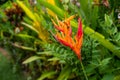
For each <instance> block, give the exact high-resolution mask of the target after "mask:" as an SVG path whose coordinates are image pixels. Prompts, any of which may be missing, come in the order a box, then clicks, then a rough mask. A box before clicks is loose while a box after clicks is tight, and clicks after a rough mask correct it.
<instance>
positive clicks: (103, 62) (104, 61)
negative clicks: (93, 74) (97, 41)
mask: <svg viewBox="0 0 120 80" xmlns="http://www.w3.org/2000/svg"><path fill="white" fill-rule="evenodd" d="M110 60H111V58H105V59H103V60H102V62H101V65H102V66H105V65H107V64H108V63H109V62H110Z"/></svg>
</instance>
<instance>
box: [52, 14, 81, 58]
mask: <svg viewBox="0 0 120 80" xmlns="http://www.w3.org/2000/svg"><path fill="white" fill-rule="evenodd" d="M73 18H75V15H73V16H70V17H69V18H67V19H65V20H64V21H60V20H58V19H57V24H56V23H55V21H54V20H52V22H53V24H54V27H55V28H56V29H57V30H56V34H55V35H54V37H55V38H56V40H58V42H60V43H61V44H63V45H65V46H68V47H70V48H71V49H72V50H73V51H74V52H75V54H76V55H77V57H78V59H80V60H81V46H82V40H83V30H82V22H81V20H80V18H79V19H78V30H77V33H76V35H74V37H72V28H71V25H70V21H71V20H72V19H73Z"/></svg>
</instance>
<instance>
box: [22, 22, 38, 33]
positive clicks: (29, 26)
mask: <svg viewBox="0 0 120 80" xmlns="http://www.w3.org/2000/svg"><path fill="white" fill-rule="evenodd" d="M21 24H23V25H25V26H27V27H28V28H30V29H31V30H33V31H35V32H36V33H38V34H39V31H38V30H36V29H35V28H34V27H33V26H31V25H29V24H27V23H25V22H22V23H21Z"/></svg>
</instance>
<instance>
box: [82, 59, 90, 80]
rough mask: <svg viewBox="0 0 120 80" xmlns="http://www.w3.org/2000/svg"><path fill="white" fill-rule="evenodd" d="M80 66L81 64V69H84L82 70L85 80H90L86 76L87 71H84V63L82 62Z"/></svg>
mask: <svg viewBox="0 0 120 80" xmlns="http://www.w3.org/2000/svg"><path fill="white" fill-rule="evenodd" d="M80 64H81V67H82V70H83V73H84V76H85V79H86V80H88V77H87V75H86V71H85V69H84V66H83V63H82V61H80Z"/></svg>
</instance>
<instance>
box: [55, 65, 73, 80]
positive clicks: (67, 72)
mask: <svg viewBox="0 0 120 80" xmlns="http://www.w3.org/2000/svg"><path fill="white" fill-rule="evenodd" d="M71 70H72V69H71V67H70V66H69V65H66V66H65V67H64V68H63V70H62V71H61V73H60V75H59V77H58V78H57V80H66V79H68V77H69V76H70V73H71Z"/></svg>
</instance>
